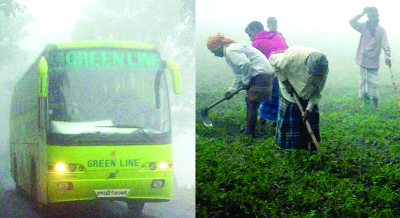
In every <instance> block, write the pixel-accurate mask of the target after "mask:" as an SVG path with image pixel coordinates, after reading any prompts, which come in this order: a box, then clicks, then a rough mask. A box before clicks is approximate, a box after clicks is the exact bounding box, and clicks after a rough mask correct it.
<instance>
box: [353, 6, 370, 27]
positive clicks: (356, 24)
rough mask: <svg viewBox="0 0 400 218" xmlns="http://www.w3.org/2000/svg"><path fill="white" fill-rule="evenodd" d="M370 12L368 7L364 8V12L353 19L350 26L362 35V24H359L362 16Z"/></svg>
mask: <svg viewBox="0 0 400 218" xmlns="http://www.w3.org/2000/svg"><path fill="white" fill-rule="evenodd" d="M367 11H368V7H366V8H364V10H363V12H361V13H359V14H357V15H356V16H354V17H353V18H351V20H350V22H349V23H350V26H351V27H353V29H355V30H356V31H357V32H360V33H361V26H362V24H361V23H359V22H357V21H358V20H359V19H360V18H361V17H362V16H364V14H366V13H367Z"/></svg>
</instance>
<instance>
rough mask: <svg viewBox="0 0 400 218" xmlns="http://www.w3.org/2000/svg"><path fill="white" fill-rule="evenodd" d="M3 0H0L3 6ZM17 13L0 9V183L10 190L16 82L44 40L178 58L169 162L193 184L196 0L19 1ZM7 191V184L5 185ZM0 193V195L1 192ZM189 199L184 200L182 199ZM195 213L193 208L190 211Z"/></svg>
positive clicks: (181, 179) (180, 180) (182, 184)
mask: <svg viewBox="0 0 400 218" xmlns="http://www.w3.org/2000/svg"><path fill="white" fill-rule="evenodd" d="M5 2H6V1H5V0H0V9H2V10H3V8H4V7H3V6H4V5H3V3H5ZM15 2H16V5H14V6H15V7H14V8H13V9H15V10H13V11H14V12H15V13H14V15H11V16H6V15H5V14H4V13H0V51H1V52H0V75H1V76H0V90H1V91H2V94H1V97H0V105H1V107H0V123H1V125H0V132H1V133H2V134H0V157H1V158H2V159H3V161H2V162H1V172H2V173H1V174H0V185H2V187H8V189H11V188H13V186H14V182H13V181H12V178H11V176H10V166H9V144H8V141H9V112H10V111H9V110H10V102H11V95H12V90H13V87H14V84H15V83H16V81H17V80H18V79H19V78H20V77H21V76H22V75H23V73H24V72H25V71H26V70H27V68H28V67H29V65H30V64H31V63H33V61H34V59H35V58H37V57H38V55H39V54H40V52H41V51H42V49H43V48H44V47H45V45H46V44H48V43H52V42H59V41H70V40H86V39H115V40H135V41H142V42H146V43H151V44H154V45H155V46H156V47H157V48H158V50H159V51H160V53H161V56H162V58H163V59H164V60H174V61H176V62H178V64H179V65H180V68H181V73H182V83H183V93H182V94H181V95H175V94H173V89H172V83H171V77H170V75H169V71H167V72H168V75H167V76H166V78H167V80H168V83H169V84H168V85H169V89H170V91H171V92H170V97H171V107H172V114H171V115H172V119H173V121H172V134H173V146H174V147H173V161H174V173H175V176H176V179H177V184H178V187H179V188H181V189H188V190H191V193H192V194H191V195H192V197H191V200H193V202H192V204H191V205H193V211H194V186H195V155H194V153H195V133H194V132H195V130H194V129H195V128H194V123H195V121H194V119H195V118H194V111H195V103H194V102H195V100H194V98H195V1H194V0H168V4H165V2H164V1H161V0H146V1H132V0H120V1H113V0H79V1H78V0H70V1H65V0H63V1H52V0H37V1H32V0H17V1H15ZM6 189H7V188H6ZM0 197H1V195H0ZM185 200H187V199H182V201H185ZM193 213H194V212H193Z"/></svg>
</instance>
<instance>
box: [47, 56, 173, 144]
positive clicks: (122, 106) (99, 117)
mask: <svg viewBox="0 0 400 218" xmlns="http://www.w3.org/2000/svg"><path fill="white" fill-rule="evenodd" d="M48 57H49V58H48V59H49V85H48V89H49V97H48V105H47V108H48V110H47V111H48V135H49V137H48V140H49V141H50V142H52V143H56V144H72V143H73V144H77V143H78V144H79V142H82V143H84V144H90V143H98V142H99V141H101V142H102V143H105V144H116V143H119V144H135V142H137V143H138V144H143V143H144V142H146V143H148V144H157V143H160V142H161V141H160V140H162V142H163V143H165V139H166V135H169V134H170V131H171V130H170V128H171V127H170V112H169V101H168V89H167V85H166V80H165V76H164V75H163V74H162V70H163V68H162V67H161V63H162V62H161V60H160V59H159V55H158V54H157V52H155V51H153V50H133V49H116V48H96V49H87V48H85V49H79V50H77V49H76V50H55V51H52V52H50V53H49V55H48ZM99 136H100V137H99ZM169 140H170V138H169V137H167V141H169Z"/></svg>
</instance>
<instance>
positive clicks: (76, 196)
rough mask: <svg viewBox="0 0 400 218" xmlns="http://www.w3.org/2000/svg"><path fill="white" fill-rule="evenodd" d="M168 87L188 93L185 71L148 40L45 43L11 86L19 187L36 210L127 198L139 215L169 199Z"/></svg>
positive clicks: (15, 176)
mask: <svg viewBox="0 0 400 218" xmlns="http://www.w3.org/2000/svg"><path fill="white" fill-rule="evenodd" d="M165 69H167V70H168V71H169V72H170V73H169V74H168V75H169V76H168V77H167V76H166V74H167V73H165ZM168 81H171V82H168ZM169 83H172V86H173V88H171V90H173V92H174V93H175V94H180V93H181V92H182V85H181V74H180V70H179V66H178V64H177V63H176V62H175V61H172V60H162V59H161V57H160V54H159V52H158V51H157V49H156V48H155V46H154V45H151V44H147V43H139V42H130V41H79V42H64V43H57V44H48V45H47V46H45V48H44V49H43V51H42V52H41V53H40V55H39V57H38V58H37V59H36V60H35V61H34V63H33V64H32V65H31V66H30V67H29V68H28V70H27V72H25V74H24V75H23V76H22V77H21V79H20V80H19V81H18V82H17V83H16V85H15V87H14V90H13V95H12V100H11V101H12V102H11V110H10V155H11V172H12V173H11V174H12V177H13V179H14V181H15V184H16V190H17V191H20V192H22V193H25V194H26V195H28V196H30V197H31V199H32V200H33V203H34V205H35V206H36V207H38V208H40V209H45V208H48V207H51V206H52V205H56V204H57V203H62V202H78V203H79V202H86V201H93V202H95V201H98V200H110V201H125V202H126V203H127V205H128V208H129V212H130V213H132V214H137V213H141V211H142V209H143V207H144V204H145V203H146V202H165V201H169V200H170V198H171V194H172V187H173V186H172V183H173V180H174V179H173V170H172V136H171V126H172V125H171V113H170V101H169V92H170V91H169V88H168V87H169V86H167V85H168V84H169Z"/></svg>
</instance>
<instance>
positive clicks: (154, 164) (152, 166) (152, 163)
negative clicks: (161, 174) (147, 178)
mask: <svg viewBox="0 0 400 218" xmlns="http://www.w3.org/2000/svg"><path fill="white" fill-rule="evenodd" d="M156 167H157V165H156V163H154V162H151V163H150V164H149V169H151V170H155V169H156Z"/></svg>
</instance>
